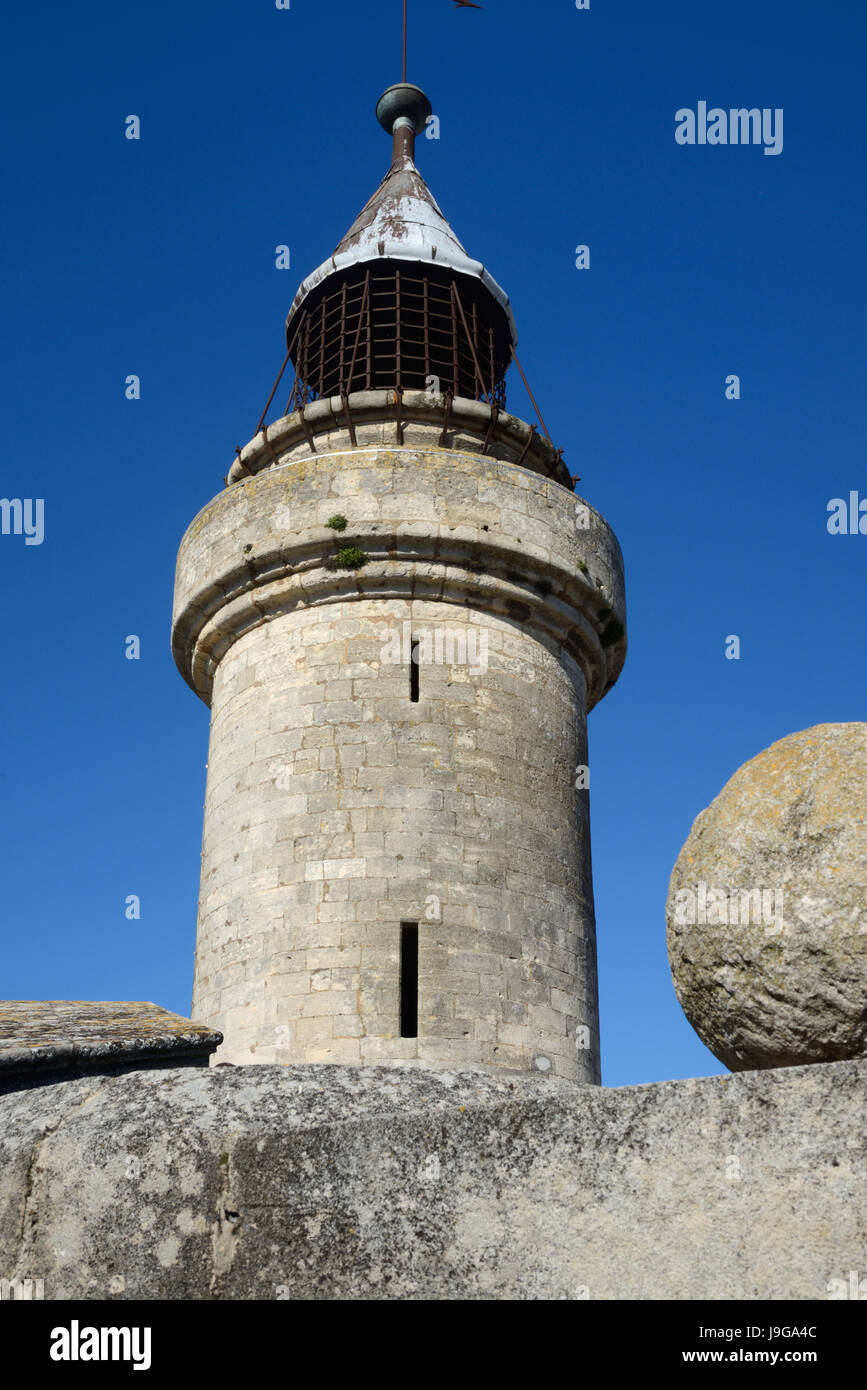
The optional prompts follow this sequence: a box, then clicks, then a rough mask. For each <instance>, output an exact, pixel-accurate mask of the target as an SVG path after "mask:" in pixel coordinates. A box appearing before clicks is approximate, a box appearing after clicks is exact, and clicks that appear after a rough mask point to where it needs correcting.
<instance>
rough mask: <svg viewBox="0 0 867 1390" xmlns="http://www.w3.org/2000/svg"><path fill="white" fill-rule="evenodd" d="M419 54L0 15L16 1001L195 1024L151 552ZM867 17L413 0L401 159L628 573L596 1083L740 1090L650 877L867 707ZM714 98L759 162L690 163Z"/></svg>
mask: <svg viewBox="0 0 867 1390" xmlns="http://www.w3.org/2000/svg"><path fill="white" fill-rule="evenodd" d="M399 28H400V0H370V3H367V4H365V5H361V4H358V3H355V0H292V3H291V9H290V10H286V11H281V10H277V9H276V7H275V6H274V4H273V0H271V3H270V4H269V2H268V0H256V3H250V0H247V2H246V3H244V4H241V3H228V0H209V3H207V4H206V3H204V0H188V2H187V3H185V4H184V5H182V6H174V5H172V6H170V5H168V4H166V3H164V2H163V0H152V3H150V4H149V5H147V6H126V5H117V4H112V5H109V4H107V3H91V4H83V5H78V6H74V7H72V6H68V5H58V4H45V5H42V6H40V7H38V8H37V9H34V8H24V7H21V8H19V10H18V11H17V13H14V14H10V13H8V11H7V14H6V16H5V17H4V20H3V43H2V51H3V57H2V64H3V81H2V83H0V107H2V121H3V128H4V140H3V145H4V157H3V190H4V195H5V196H4V203H5V208H6V215H5V217H4V219H3V234H2V235H3V242H4V247H3V276H2V291H0V294H2V311H3V317H4V321H5V323H6V326H7V328H6V332H7V345H8V349H9V350H8V351H7V354H6V355H5V356H6V361H5V364H4V367H3V371H2V375H0V392H2V418H3V436H4V437H3V452H2V458H3V466H2V481H0V494H2V495H3V496H6V497H22V498H44V499H45V540H44V542H43V544H42V545H41V546H25V544H24V540H23V537H21V536H13V535H7V536H0V583H2V593H3V596H4V603H3V623H4V634H3V635H4V641H3V680H2V687H0V702H2V705H0V714H2V723H0V730H2V732H0V805H2V902H3V916H4V919H5V921H4V926H5V930H4V934H3V970H2V977H0V992H2V994H3V995H4V996H7V997H14V998H22V997H28V998H49V997H53V998H96V999H99V998H102V999H150V1000H154V1001H156V1002H158V1003H160V1004H163V1005H165V1006H166V1007H168V1008H172V1009H176V1010H178V1011H180V1012H182V1013H187V1012H188V1011H189V1006H190V993H191V987H192V960H193V950H194V944H195V918H196V896H197V888H198V868H199V853H200V845H201V816H202V800H203V795H204V784H205V762H206V760H207V738H208V715H207V711H206V710H205V708H204V706H203V705H201V703H200V702H199V701H197V700H196V699H195V697H194V696H193V695H192V693H191V692H190V691H189V690H188V688H187V687H186V686H185V685H184V684H183V682H182V680H181V678H180V676H179V675H178V674H177V672H176V671H175V668H174V666H173V664H172V661H171V656H170V653H169V624H170V616H171V597H172V583H173V571H174V559H175V554H176V550H177V545H178V542H179V540H180V538H181V536H182V534H183V532H184V530H185V529H186V526H187V524H188V523H189V521H190V520H191V519H192V517H193V515H194V514H195V513H196V512H197V511H198V510H199V509H200V507H201V506H203V505H204V503H205V502H207V501H208V500H209V499H210V498H211V497H212V496H213V495H214V494H215V493H216V492H217V491H219V490H220V488H221V487H222V478H223V476H224V474H225V473H226V471H227V468H228V466H229V463H230V462H231V460H232V457H233V453H234V448H235V446H236V445H240V444H244V443H246V441H247V440H248V438H249V437H250V435H251V434H252V431H253V428H254V426H255V423H256V421H257V419H258V417H259V413H260V411H261V408H262V406H263V405H264V402H265V399H266V397H267V394H268V391H269V389H270V386H271V383H272V381H273V378H274V375H275V374H276V371H277V368H278V367H279V364H280V361H281V360H282V355H283V351H284V342H283V338H282V332H283V321H284V318H285V314H286V310H287V308H288V305H289V303H290V301H291V299H292V297H293V295H294V292H295V289H296V286H297V284H298V282H299V281H300V280H301V279H302V278H303V277H304V276H305V275H306V274H307V273H308V272H309V271H310V270H311V269H313V268H314V267H315V266H317V265H319V263H320V262H321V261H322V260H323V259H324V258H325V256H326V255H327V254H328V253H329V252H330V251H331V250H332V249H333V247H334V245H335V244H336V242H337V241H338V240H339V239H340V237H341V236H342V234H343V233H344V231H345V230H346V229H347V227H348V226H349V224H350V223H351V222H352V220H353V218H354V217H355V215H356V213H357V212H358V210H359V209H360V207H361V206H362V204H363V203H364V202H365V201H366V199H367V197H368V196H369V194H370V193H371V192H372V191H373V189H374V188H375V186H376V185H377V183H378V182H379V180H380V178H381V176H382V174H383V173H384V172H385V169H386V167H387V164H388V157H389V146H388V140H387V138H386V137H385V135H384V134H383V132H382V131H381V130H380V128H379V127H378V125H377V124H376V121H375V120H374V117H373V107H374V105H375V102H376V99H377V97H378V96H379V94H380V92H381V91H382V90H383V89H384V88H385V87H386V86H388V85H389V83H391V82H393V81H396V80H398V79H399V76H400V47H399ZM865 31H867V20H865V15H864V10H863V8H862V7H860V6H852V5H851V4H842V3H836V4H830V5H824V6H816V5H807V4H805V3H787V4H783V3H780V0H765V3H758V4H757V3H756V0H734V3H730V4H728V5H726V6H725V7H722V6H717V7H707V6H685V5H665V4H661V5H660V4H657V5H650V4H638V3H636V0H627V2H626V3H614V2H613V0H591V8H590V10H589V11H585V12H579V11H577V10H576V9H575V6H574V4H573V3H572V0H544V3H542V4H539V5H529V4H527V3H525V2H524V0H488V3H487V4H486V6H485V9H484V10H483V11H481V12H476V11H466V12H464V13H457V12H455V11H454V10H453V9H452V6H451V4H450V3H449V0H411V25H410V40H411V42H410V62H409V77H410V80H412V81H415V82H418V83H419V84H420V85H422V86H424V87H425V89H426V90H427V91H428V93H429V95H430V97H431V99H432V101H433V105H434V110H435V111H436V112H437V114H438V115H439V116H440V119H441V139H440V140H439V141H426V140H425V141H421V142H420V147H419V152H418V162H419V165H420V167H421V169H422V172H423V173H424V175H425V177H426V178H427V180H428V182H429V183H430V185H431V188H432V189H433V192H434V194H435V196H436V197H437V199H438V201H439V202H440V205H441V206H442V208H443V210H444V212H445V213H446V215H447V217H448V218H449V219H450V220H451V222H452V224H453V226H454V227H455V229H456V231H457V233H458V235H459V236H460V237H461V239H462V240H463V242H464V244H465V246H466V247H467V249H468V251H469V252H470V254H472V255H474V256H476V257H478V258H479V259H482V260H484V261H485V263H486V264H487V265H488V266H489V267H490V269H491V271H492V273H493V274H494V275H495V276H496V278H497V279H498V280H499V282H500V283H501V284H502V285H503V286H504V287H505V288H506V289H507V290H508V291H509V293H510V295H511V297H512V301H513V305H514V309H515V313H516V317H517V321H518V328H519V332H520V345H519V352H520V356H521V360H522V363H523V365H524V367H525V369H526V371H527V373H528V375H529V378H530V381H531V384H532V385H533V387H534V390H535V392H536V395H537V397H538V399H539V403H540V405H541V408H542V411H543V414H544V415H545V418H546V422H547V424H548V427H549V429H550V431H551V433H552V435H553V437H554V439H555V442H556V443H558V444H560V445H562V446H563V448H564V451H565V458H566V461H567V463H568V464H569V466H570V468H571V470H572V472H574V473H578V474H580V475H581V477H582V480H583V481H582V483H581V485H580V490H581V492H582V493H583V495H585V496H586V497H587V498H588V500H589V501H591V502H592V503H593V505H594V506H596V507H598V508H599V510H600V511H601V512H602V513H603V515H604V516H605V517H606V518H607V519H608V521H609V522H610V523H611V525H612V526H613V527H614V529H615V531H616V532H617V535H618V537H619V539H620V542H621V545H622V547H623V552H624V556H625V560H626V574H627V598H628V605H629V635H630V651H629V656H628V659H627V663H626V668H625V670H624V673H623V675H622V677H621V679H620V682H619V684H618V685H617V687H616V688H615V689H614V691H613V692H612V693H611V694H610V695H609V696H608V697H607V698H606V700H605V701H604V702H603V704H602V705H601V706H600V707H599V708H598V709H597V710H596V711H595V712H594V713H593V714H592V715H591V718H590V749H591V766H592V795H591V805H592V818H593V857H594V870H595V887H596V905H597V920H598V931H599V958H600V977H601V1003H602V1029H603V1035H602V1044H603V1071H604V1080H605V1082H606V1084H608V1085H624V1084H630V1083H636V1082H645V1081H654V1080H660V1079H664V1078H669V1077H679V1076H694V1075H707V1074H710V1073H713V1072H719V1071H721V1070H723V1068H722V1066H721V1064H720V1063H718V1062H716V1060H715V1059H714V1058H713V1057H712V1056H711V1055H710V1053H708V1052H707V1051H706V1050H705V1049H704V1047H703V1046H702V1045H701V1043H700V1042H699V1041H698V1039H697V1037H696V1036H695V1034H694V1033H693V1031H692V1029H691V1027H690V1026H689V1024H688V1023H687V1022H686V1020H685V1019H684V1017H683V1015H682V1013H681V1010H680V1006H679V1004H678V1002H677V999H676V996H675V994H674V990H673V987H672V985H671V981H670V977H669V973H668V965H667V956H666V949H665V922H664V905H665V897H666V890H667V884H668V878H669V875H670V872H671V869H672V866H673V864H674V861H675V859H676V857H677V855H678V853H679V851H680V849H681V846H682V845H683V843H684V841H685V839H686V837H687V835H688V833H689V830H690V826H691V825H692V822H693V820H694V818H695V816H696V815H697V814H698V813H699V811H701V810H702V809H703V808H704V807H705V806H706V805H707V804H708V803H709V802H710V801H711V800H712V799H713V797H714V796H716V795H717V793H718V792H719V791H720V789H721V788H722V786H723V785H724V783H725V782H726V781H727V780H728V778H729V777H730V776H731V775H732V774H733V773H734V771H735V770H736V769H737V768H738V767H739V766H740V765H741V764H742V763H743V762H744V761H745V760H746V759H748V758H750V757H752V756H754V755H755V754H756V753H758V752H760V751H761V750H762V749H763V748H765V747H767V745H768V744H770V743H772V742H773V741H774V740H775V739H778V738H781V737H783V736H784V735H786V734H788V733H791V732H793V731H794V730H796V729H802V728H806V727H808V726H809V725H812V724H816V723H821V722H835V721H843V720H858V719H863V718H864V689H865V675H867V660H865V654H864V640H863V593H864V584H863V575H864V566H865V562H867V536H860V535H859V536H830V535H829V534H828V531H827V526H826V520H827V505H828V502H829V500H830V499H831V498H833V497H838V496H848V494H849V492H850V491H851V490H860V494H861V496H867V469H865V466H864V423H863V422H864V414H865V410H864V407H865V382H864V365H863V364H864V351H863V332H864V323H865V319H867V314H865V307H867V306H865V274H864V265H863V254H864V253H863V240H864V235H863V228H864V221H865V201H867V199H865V180H864V152H863V147H864V126H865V122H864V107H863V61H864V60H863V54H864V51H865V37H867V33H865ZM702 100H706V101H707V102H708V104H709V106H719V107H722V108H724V109H728V108H730V107H740V106H748V107H753V106H756V107H760V108H772V109H777V108H781V109H782V110H783V111H784V147H783V151H782V153H781V154H780V155H778V156H768V155H765V154H764V153H763V150H762V148H761V147H754V146H749V147H744V146H709V145H706V146H698V145H696V146H692V147H690V146H681V145H678V144H677V143H676V141H675V112H676V111H677V110H678V109H679V108H685V107H691V108H692V109H695V108H696V107H697V104H698V102H699V101H702ZM129 114H136V115H138V116H139V117H140V119H141V126H142V138H141V140H140V141H128V140H127V139H125V137H124V122H125V118H126V117H127V116H128V115H129ZM280 243H286V244H288V245H289V246H290V248H291V256H292V269H291V270H289V271H279V270H277V269H276V268H275V264H274V260H275V258H274V248H275V246H276V245H278V244H280ZM578 244H588V245H589V246H590V248H591V265H590V269H589V270H587V271H579V270H576V268H575V264H574V262H575V256H574V249H575V247H576V245H578ZM731 373H736V374H737V375H738V376H739V377H740V379H741V399H740V400H737V401H729V400H726V398H725V380H726V377H727V376H728V375H729V374H731ZM129 374H136V375H138V376H140V378H141V382H142V396H141V399H140V400H139V401H128V400H126V399H125V395H124V382H125V378H126V377H127V376H128V375H129ZM509 385H510V397H509V400H510V407H511V408H512V409H513V410H514V411H515V413H517V414H519V415H523V416H524V417H525V418H531V419H532V412H531V409H530V407H529V404H528V403H527V402H526V398H525V396H524V394H523V390H522V388H521V385H520V382H519V381H517V380H512V378H511V374H510V381H509ZM128 634H137V635H138V636H139V637H140V638H141V644H142V656H141V660H140V661H127V660H126V659H125V656H124V641H125V638H126V636H127V635H128ZM729 634H737V635H738V636H739V637H740V639H741V659H740V660H739V661H727V660H726V659H725V639H726V637H727V636H728V635H729ZM131 893H135V894H138V895H139V896H140V898H141V902H142V915H141V919H140V920H139V921H127V920H126V918H125V915H124V901H125V898H126V896H127V894H131Z"/></svg>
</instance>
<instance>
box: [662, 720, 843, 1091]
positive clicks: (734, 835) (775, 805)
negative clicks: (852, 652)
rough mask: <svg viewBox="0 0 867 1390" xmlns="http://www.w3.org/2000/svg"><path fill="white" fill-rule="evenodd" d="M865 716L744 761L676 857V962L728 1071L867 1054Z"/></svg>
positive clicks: (677, 983) (699, 1028)
mask: <svg viewBox="0 0 867 1390" xmlns="http://www.w3.org/2000/svg"><path fill="white" fill-rule="evenodd" d="M865 805H867V724H818V725H816V727H815V728H813V729H805V730H804V731H803V732H802V733H797V734H790V735H789V737H788V738H784V739H781V740H780V742H779V743H774V744H772V745H771V747H770V748H768V749H766V750H765V752H764V753H760V754H759V756H758V757H757V758H753V759H752V760H751V761H750V762H748V763H745V764H744V765H743V767H741V768H739V769H738V771H737V772H736V773H735V775H734V777H732V779H731V781H730V782H728V783H726V785H725V786H724V787H723V789H722V791H721V792H720V794H719V796H718V797H717V798H716V800H715V801H714V802H712V803H711V805H710V806H709V807H708V808H707V810H706V811H702V813H701V815H700V816H699V817H698V819H697V820H696V822H695V824H694V826H693V827H692V830H691V832H690V836H689V839H688V840H687V842H686V844H685V845H684V847H683V849H682V850H681V853H680V857H679V858H678V861H677V863H676V864H675V866H674V872H673V873H672V876H671V885H670V888H669V894H668V904H667V909H666V915H667V922H668V953H669V960H670V962H671V973H672V978H673V980H674V987H675V989H676V991H677V996H678V998H679V1000H680V1002H681V1004H682V1006H683V1011H684V1013H685V1014H686V1016H687V1018H688V1019H689V1021H690V1023H691V1024H692V1026H693V1028H695V1030H696V1032H697V1033H698V1035H699V1037H700V1038H701V1040H702V1042H703V1043H705V1044H706V1046H707V1047H709V1048H710V1050H711V1052H713V1053H714V1055H715V1056H716V1057H718V1058H719V1060H720V1061H721V1062H723V1063H724V1064H725V1065H726V1066H727V1067H729V1068H730V1069H731V1070H732V1071H747V1070H752V1069H756V1068H761V1067H793V1066H800V1065H803V1064H804V1063H807V1062H832V1061H840V1060H842V1059H844V1058H851V1057H861V1056H864V1055H865V1054H867V822H865Z"/></svg>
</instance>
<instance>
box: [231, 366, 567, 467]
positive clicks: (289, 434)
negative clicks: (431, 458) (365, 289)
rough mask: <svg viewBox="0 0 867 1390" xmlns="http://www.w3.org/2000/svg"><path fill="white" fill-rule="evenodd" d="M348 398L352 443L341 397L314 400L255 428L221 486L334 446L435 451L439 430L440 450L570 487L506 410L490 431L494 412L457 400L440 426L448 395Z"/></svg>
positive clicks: (553, 453) (550, 452) (553, 456)
mask: <svg viewBox="0 0 867 1390" xmlns="http://www.w3.org/2000/svg"><path fill="white" fill-rule="evenodd" d="M347 400H348V407H349V412H350V417H351V419H352V424H353V430H354V433H355V440H354V441H353V438H352V434H351V433H350V430H349V427H348V424H347V419H346V407H345V405H344V402H343V401H342V399H341V398H340V396H329V397H324V398H323V399H321V400H317V401H312V402H310V403H309V404H308V405H306V406H305V407H304V409H303V411H302V410H296V411H294V412H293V414H291V415H284V416H283V417H282V418H281V419H279V420H275V421H273V422H272V423H271V424H270V425H267V426H266V427H265V428H264V430H260V431H259V433H258V434H256V435H255V436H254V437H253V439H251V440H250V442H249V443H248V444H247V445H246V446H245V448H243V449H242V450H241V452H240V454H239V455H238V457H237V458H236V459H235V461H234V462H233V463H232V465H231V467H230V468H229V471H228V474H227V476H226V482H227V484H229V485H231V484H233V483H237V482H240V481H242V480H243V479H244V478H248V477H250V476H251V475H255V474H256V473H260V472H262V471H263V470H265V469H269V468H273V467H275V466H279V465H282V464H286V463H291V462H293V461H294V460H299V459H304V458H310V457H314V458H315V457H316V455H317V454H318V453H330V452H333V451H334V450H336V449H340V450H346V449H355V448H358V449H361V450H363V449H366V448H380V447H388V448H400V447H406V448H417V447H419V446H420V445H421V446H424V447H427V448H430V447H440V446H439V440H440V439H441V437H442V433H443V429H444V428H445V433H446V439H445V441H444V443H443V444H442V445H441V447H442V448H444V449H449V450H465V451H466V452H468V453H471V454H481V453H482V452H483V451H484V452H485V454H486V456H487V457H489V458H492V459H501V460H503V461H505V462H508V463H517V462H518V461H519V460H521V466H522V467H523V468H526V469H527V470H528V471H530V472H533V473H539V474H541V475H542V476H543V477H546V478H551V479H553V480H554V481H555V482H556V483H557V484H558V485H559V486H561V487H564V488H567V489H568V490H569V491H571V489H572V481H571V478H570V475H569V470H568V469H567V468H566V465H565V464H564V463H563V461H562V459H561V458H560V456H559V453H558V451H557V450H556V449H555V448H554V446H553V444H551V443H549V441H548V440H547V439H546V438H545V437H544V434H542V435H540V434H539V433H537V432H535V431H534V430H533V429H532V428H531V426H530V425H528V424H527V423H526V422H525V421H524V420H521V419H520V418H519V417H518V416H516V415H511V414H510V413H509V412H508V411H506V410H500V411H498V413H497V418H496V422H495V424H494V425H493V428H492V426H491V416H492V408H491V406H490V405H488V404H487V403H486V402H485V401H473V400H468V399H466V398H464V397H461V396H456V397H455V398H454V399H453V400H452V404H451V408H450V411H449V413H448V422H446V409H447V406H446V397H445V396H444V395H442V394H431V393H430V392H427V391H404V392H403V395H402V397H401V400H400V404H399V406H398V400H397V393H396V392H395V391H394V390H389V391H356V392H353V393H352V394H351V395H350V396H349V397H348V398H347ZM398 422H400V430H398ZM311 438H312V440H313V447H312V448H311V444H310V440H311Z"/></svg>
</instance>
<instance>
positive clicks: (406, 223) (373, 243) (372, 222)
mask: <svg viewBox="0 0 867 1390" xmlns="http://www.w3.org/2000/svg"><path fill="white" fill-rule="evenodd" d="M397 143H399V142H396V144H397ZM374 260H396V261H414V262H416V263H421V264H423V265H424V264H428V265H436V266H441V267H445V268H447V269H450V270H452V271H455V272H457V273H458V274H460V275H466V276H469V277H471V278H473V279H475V280H478V281H481V283H482V284H483V285H484V286H485V288H486V289H487V291H488V292H489V294H491V295H492V296H493V298H494V299H495V300H496V301H497V303H498V304H499V305H500V306H501V308H502V309H503V311H504V312H505V314H506V317H507V319H508V322H509V330H510V333H511V338H512V345H513V346H515V345H516V344H517V341H518V332H517V328H516V325H515V319H514V315H513V313H512V308H511V305H510V303H509V296H508V295H507V294H506V292H505V290H503V289H502V288H501V287H500V286H499V285H498V284H497V282H496V280H495V279H494V278H493V276H492V275H491V274H490V273H489V271H488V270H487V269H486V268H485V266H484V265H483V264H482V262H481V261H476V260H473V259H472V257H470V256H469V255H468V254H467V252H466V250H465V249H464V246H463V245H462V243H461V241H460V239H459V238H458V236H457V235H456V234H455V232H454V231H453V230H452V228H451V227H450V226H449V224H448V222H447V221H446V219H445V217H444V216H443V213H442V211H441V210H440V207H439V205H438V204H437V201H436V199H435V198H434V196H433V194H432V193H431V191H430V189H429V188H428V186H427V184H426V183H425V181H424V179H423V178H422V176H421V174H420V173H419V171H418V169H417V168H416V166H415V163H414V161H413V159H412V156H411V155H410V154H409V153H408V152H405V151H401V150H400V149H399V148H396V149H395V155H394V161H393V163H392V166H391V168H390V169H389V171H388V173H387V174H386V176H385V178H384V179H383V180H382V183H381V184H380V185H379V188H378V189H377V190H376V192H375V193H374V194H373V196H372V197H371V198H370V199H369V200H368V202H367V203H366V204H365V206H364V207H363V208H362V210H361V212H360V213H359V214H358V216H357V217H356V219H355V221H354V222H353V224H352V226H351V227H350V229H349V231H348V232H347V233H346V236H345V237H344V238H343V240H342V241H341V242H340V244H339V245H338V246H337V248H336V250H335V251H334V253H333V254H332V255H331V256H330V257H329V259H328V260H327V261H323V263H322V265H320V266H319V267H318V269H316V270H314V271H313V273H312V275H308V276H307V279H306V280H305V281H304V282H303V284H302V285H301V286H300V287H299V290H298V293H297V294H296V296H295V298H294V300H293V302H292V307H291V309H290V310H289V315H288V318H287V328H288V325H289V323H290V322H291V321H292V319H293V318H294V316H295V314H296V313H297V312H298V310H299V309H300V307H301V305H302V304H303V303H304V301H305V300H306V299H307V296H308V295H309V294H310V293H311V291H312V290H314V289H316V287H317V286H318V285H321V284H322V282H323V281H324V280H326V279H328V277H329V276H331V275H333V274H335V273H336V272H338V271H342V270H345V269H347V268H348V267H350V266H354V265H360V264H364V263H365V262H370V261H374Z"/></svg>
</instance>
